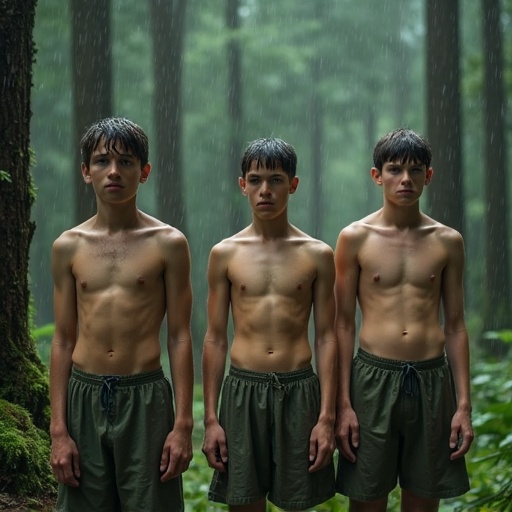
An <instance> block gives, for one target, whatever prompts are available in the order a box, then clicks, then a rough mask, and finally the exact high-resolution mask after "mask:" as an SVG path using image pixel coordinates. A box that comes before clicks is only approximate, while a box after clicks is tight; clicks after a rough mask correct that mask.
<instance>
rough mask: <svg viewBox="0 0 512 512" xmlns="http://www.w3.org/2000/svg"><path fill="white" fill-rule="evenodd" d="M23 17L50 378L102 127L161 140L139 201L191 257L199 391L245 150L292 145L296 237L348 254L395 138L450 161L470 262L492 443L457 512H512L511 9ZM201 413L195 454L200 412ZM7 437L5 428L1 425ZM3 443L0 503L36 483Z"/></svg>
mask: <svg viewBox="0 0 512 512" xmlns="http://www.w3.org/2000/svg"><path fill="white" fill-rule="evenodd" d="M24 1H25V3H27V4H32V5H33V6H35V11H34V14H35V25H34V28H33V34H30V37H32V35H33V39H34V43H35V49H36V54H35V61H34V64H33V68H32V71H33V77H32V83H33V87H32V89H31V111H32V117H31V120H30V148H31V155H32V157H31V169H30V171H31V173H32V177H33V185H34V188H33V193H34V198H35V201H34V202H33V205H32V208H31V218H32V222H34V223H35V226H34V227H35V230H34V233H33V237H32V240H31V243H30V263H29V265H30V266H29V276H30V283H29V289H30V295H31V310H30V319H31V321H30V325H31V329H30V330H31V333H32V336H31V337H32V338H34V339H36V341H37V354H38V355H39V356H40V357H41V359H42V361H43V363H44V364H47V363H48V353H49V345H50V341H51V333H52V322H53V304H52V293H53V287H52V278H51V273H50V251H51V245H52V243H53V240H54V239H55V238H56V237H57V236H58V235H59V234H60V233H61V232H62V231H64V230H66V229H68V228H70V227H72V226H74V225H76V224H77V223H79V222H81V221H83V220H85V218H87V217H88V216H90V215H92V214H93V213H94V196H93V194H92V191H91V190H90V188H89V189H87V188H86V187H85V185H84V184H83V183H82V180H81V176H80V172H79V164H80V160H79V153H78V140H79V137H80V135H81V134H82V133H83V131H84V129H85V127H86V126H88V125H89V124H90V123H92V122H93V121H95V120H96V119H98V118H101V117H106V116H110V115H116V116H124V117H128V118H130V119H132V120H133V121H135V122H137V123H138V124H140V125H141V126H142V127H143V128H144V129H145V130H146V132H147V133H148V134H149V139H150V159H151V161H152V163H153V171H152V174H151V176H150V179H149V181H148V183H146V184H145V185H144V186H143V187H141V188H140V191H139V196H138V201H139V206H140V207H141V208H142V209H143V210H144V211H146V212H147V213H149V214H152V215H155V216H157V217H159V218H161V219H162V220H165V221H167V222H169V223H171V224H173V225H175V226H176V227H178V228H179V229H181V230H182V231H183V232H184V233H185V234H186V236H187V238H188V239H189V243H190V248H191V254H192V263H193V267H192V283H193V289H194V311H193V321H192V329H193V339H194V355H195V361H196V380H197V382H198V383H199V382H200V358H201V346H202V339H203V336H204V332H205V329H206V307H205V306H206V266H207V259H208V254H209V251H210V249H211V247H212V246H213V245H214V244H215V243H217V242H218V241H220V240H221V239H222V238H224V237H226V236H229V235H231V234H232V233H234V232H235V231H237V230H238V229H240V228H242V227H243V226H244V225H246V224H247V223H248V222H249V221H250V217H249V213H250V212H249V208H248V207H247V205H246V204H245V202H244V198H243V197H242V196H241V194H240V192H239V190H238V187H237V177H238V174H239V159H240V154H241V152H242V150H243V148H244V147H245V145H246V144H247V142H248V141H250V140H253V139H255V138H258V137H266V136H276V137H280V138H283V139H284V140H286V141H288V142H290V143H292V144H293V145H294V146H295V148H296V150H297V153H298V156H299V165H298V175H299V177H300V185H299V189H298V192H297V194H295V195H294V196H293V197H292V198H291V203H290V219H291V221H292V222H293V223H294V224H295V225H296V226H298V227H299V228H300V229H302V230H304V231H306V232H308V233H310V234H312V235H313V236H316V237H318V238H321V239H323V240H325V241H326V242H327V243H329V244H330V245H331V246H332V247H334V244H335V242H336V238H337V235H338V233H339V231H340V229H341V228H343V227H344V226H346V225H347V224H349V223H350V222H352V221H353V220H356V219H358V218H360V217H362V216H364V215H366V214H367V213H369V212H370V211H373V210H375V209H377V208H379V207H380V204H381V196H380V189H378V188H377V187H375V185H374V184H373V182H372V181H371V179H370V176H369V169H370V167H371V166H372V158H371V157H372V149H373V146H374V145H375V142H376V141H377V139H378V138H379V137H380V136H381V135H382V134H384V133H386V132H388V131H390V130H392V129H394V128H397V127H400V126H406V127H409V128H412V129H414V130H416V131H419V132H421V133H423V134H425V135H426V136H427V137H428V138H429V139H430V141H431V143H432V146H433V151H434V159H433V167H434V169H435V175H434V180H433V182H432V184H431V185H430V186H429V187H428V188H427V195H426V196H425V197H424V198H423V208H424V209H425V211H426V212H427V213H430V214H432V216H434V217H435V218H436V219H437V220H439V221H441V222H444V223H446V224H448V225H451V226H453V227H455V228H456V229H458V230H459V231H461V233H462V234H463V236H464V239H465V243H466V257H467V265H466V283H465V287H466V320H467V325H468V329H469V333H470V340H471V348H472V376H473V381H472V384H473V394H474V402H475V405H474V408H475V413H474V422H475V428H476V430H477V439H476V441H475V443H474V448H473V449H472V452H471V453H470V457H468V459H469V464H470V470H471V477H472V487H473V489H472V491H471V493H470V494H469V495H468V496H466V497H465V498H463V499H460V500H454V501H452V502H451V503H450V504H449V505H447V507H449V508H447V510H452V509H455V508H457V507H464V506H466V507H467V506H469V505H468V503H471V506H472V507H473V509H474V510H486V509H485V507H487V506H489V507H491V508H489V509H488V510H505V508H499V507H505V506H509V505H510V497H511V495H512V469H511V465H512V464H511V461H512V455H511V449H512V437H511V435H510V434H509V432H510V431H511V429H512V428H511V427H512V406H511V402H512V380H511V378H510V375H511V369H512V364H511V362H510V355H509V345H510V342H511V338H512V335H511V333H512V315H511V301H510V294H511V283H510V267H511V258H510V256H509V255H510V249H511V248H510V240H511V236H510V222H511V220H512V219H511V213H510V209H509V208H508V204H509V197H510V181H509V178H508V176H509V150H508V147H509V144H510V135H511V122H510V121H511V119H510V113H509V111H510V109H509V108H508V106H509V104H510V101H509V98H510V97H511V93H512V74H511V69H512V68H511V60H512V26H511V25H512V0H502V1H501V2H500V1H499V0H481V1H480V2H478V1H476V0H470V1H468V0H461V1H460V2H457V1H456V0H387V1H386V2H371V3H370V2H360V1H356V0H317V1H311V2H301V1H296V0H280V1H278V2H277V1H271V0H209V1H208V2H204V1H201V0H186V1H185V0H174V1H168V2H167V1H164V0H148V1H147V2H144V1H139V0H110V1H105V0H88V1H87V2H84V1H81V0H70V1H69V2H62V1H60V0H40V1H39V2H38V3H37V5H35V2H33V1H32V2H30V1H27V0H24ZM1 4H2V6H1V7H2V8H3V7H4V6H5V5H6V4H9V2H5V1H4V0H2V2H1ZM0 37H2V35H1V34H0ZM0 172H6V171H4V169H1V170H0ZM4 178H5V176H4V175H1V174H0V191H2V193H3V190H4V189H3V188H2V187H5V186H7V184H8V183H9V180H8V179H4ZM2 197H3V196H2ZM2 221H3V222H6V218H5V217H4V218H2ZM0 250H1V249H0ZM5 310H6V311H7V308H5ZM2 314H3V313H2ZM141 321H143V319H141ZM162 339H163V337H162ZM5 353H8V351H7V350H6V351H5ZM163 363H164V365H165V360H163ZM0 364H2V365H5V366H8V365H9V364H10V363H9V357H7V358H2V363H0ZM11 366H12V365H11ZM43 368H44V367H43ZM12 371H15V372H18V371H19V369H17V368H16V366H15V365H14V366H13V367H12ZM6 382H7V378H6ZM1 389H2V382H0V391H1ZM0 396H2V397H5V398H9V396H6V394H5V393H3V392H2V393H1V394H0ZM12 401H13V402H14V403H18V402H16V400H12ZM22 405H25V404H22ZM26 408H27V409H28V410H29V411H30V407H26ZM31 412H32V411H31ZM195 413H196V422H197V426H198V428H197V429H196V445H197V446H196V448H198V447H199V446H200V433H201V419H202V409H201V397H200V395H199V394H198V396H197V401H196V405H195ZM33 415H34V414H33ZM0 421H7V420H2V415H1V413H0ZM36 423H37V422H36ZM44 424H45V423H44V421H42V422H41V424H40V425H39V427H43V428H42V430H43V431H44V430H45V429H44ZM1 435H2V434H1V433H0V461H2V460H3V461H4V462H5V464H7V465H3V466H2V465H1V464H0V483H1V484H2V486H1V487H0V492H2V490H3V489H6V490H8V491H12V492H17V491H16V490H20V489H21V490H23V489H26V487H23V485H21V484H20V483H19V480H18V479H17V478H16V477H15V476H13V475H10V474H8V473H7V470H6V469H4V468H8V464H11V465H12V464H14V463H16V464H17V468H18V469H17V470H16V471H17V472H18V473H19V472H20V470H19V468H20V455H19V453H18V452H19V449H18V452H17V451H16V450H11V452H9V451H8V450H6V453H7V455H6V456H5V458H4V459H2V455H1V454H2V450H3V446H4V445H5V446H8V443H9V442H11V441H12V440H6V439H2V437H1ZM201 457H202V455H201V454H200V453H197V454H196V456H195V458H194V462H193V465H192V468H191V470H190V471H189V473H187V475H191V476H190V478H189V482H190V481H192V480H193V479H194V477H193V476H192V475H195V474H196V473H195V471H197V475H200V476H197V481H194V482H193V483H192V484H190V485H192V487H189V488H188V490H187V489H186V492H188V493H189V494H188V498H189V499H188V502H189V506H192V507H193V508H191V509H190V510H203V509H204V510H207V508H201V507H207V504H206V500H205V499H204V491H205V485H206V482H207V480H208V477H209V476H210V475H209V472H208V469H207V468H206V466H205V465H204V461H202V460H200V458H201ZM13 461H14V462H13ZM12 471H14V469H12ZM43 487H44V485H43ZM34 489H35V488H34ZM34 489H31V490H30V492H29V493H28V494H30V493H32V494H37V492H39V491H40V489H39V488H38V489H36V490H34ZM36 491H37V492H36ZM489 500H494V501H493V502H492V504H491V505H487V504H485V502H486V501H489ZM500 500H501V501H500ZM338 502H340V500H339V499H338ZM340 503H342V504H343V502H340ZM500 503H501V505H500ZM504 504H505V505H504ZM507 504H508V505H507ZM328 506H329V507H330V508H326V509H325V510H338V508H336V507H340V506H342V505H340V504H339V503H338V504H333V503H331V504H329V505H328ZM392 506H394V505H393V504H392ZM340 510H341V508H340Z"/></svg>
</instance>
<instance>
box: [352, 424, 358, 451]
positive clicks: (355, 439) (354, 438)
mask: <svg viewBox="0 0 512 512" xmlns="http://www.w3.org/2000/svg"><path fill="white" fill-rule="evenodd" d="M350 433H351V435H350V440H351V442H352V446H353V447H354V448H357V447H358V446H359V425H358V426H356V427H353V428H352V429H351V431H350ZM351 451H352V450H351Z"/></svg>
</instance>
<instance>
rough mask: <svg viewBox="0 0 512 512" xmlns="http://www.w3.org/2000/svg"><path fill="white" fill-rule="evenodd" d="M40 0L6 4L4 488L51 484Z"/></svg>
mask: <svg viewBox="0 0 512 512" xmlns="http://www.w3.org/2000/svg"><path fill="white" fill-rule="evenodd" d="M35 5H36V0H0V261H1V262H2V264H1V271H0V304H1V306H0V489H2V491H3V492H6V491H7V492H12V493H21V494H30V495H32V496H34V495H36V494H37V493H38V492H39V491H43V490H44V488H45V485H46V484H47V483H48V482H49V467H48V459H47V457H48V447H49V444H48V436H47V435H46V430H47V427H48V412H49V407H48V405H49V400H48V379H47V375H46V370H45V368H44V366H43V364H42V363H41V361H40V359H39V357H38V354H37V351H36V348H35V344H34V341H33V340H32V338H31V335H30V315H29V303H30V294H29V286H28V259H29V246H30V242H31V240H32V235H33V233H34V228H35V226H34V223H33V222H31V221H30V211H31V206H32V203H33V201H34V189H33V185H32V181H31V177H30V161H31V153H30V146H29V140H30V117H31V112H30V92H31V86H32V63H33V60H34V53H35V52H34V45H33V39H32V31H33V27H34V17H35Z"/></svg>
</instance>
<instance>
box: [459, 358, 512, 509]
mask: <svg viewBox="0 0 512 512" xmlns="http://www.w3.org/2000/svg"><path fill="white" fill-rule="evenodd" d="M473 374H474V375H475V377H474V378H473V381H472V394H473V427H474V430H475V440H474V442H473V446H472V448H471V450H470V453H469V456H468V457H467V463H468V471H469V474H470V479H471V490H470V492H469V493H468V494H467V495H466V496H464V497H462V498H461V499H458V500H456V501H454V505H455V506H456V508H455V510H470V511H485V510H489V511H491V510H492V511H493V512H505V511H510V510H512V508H511V503H512V434H511V432H512V377H511V376H512V361H511V360H510V359H506V360H503V361H498V362H496V361H492V362H482V363H477V364H476V365H475V367H474V369H473Z"/></svg>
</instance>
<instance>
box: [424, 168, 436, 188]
mask: <svg viewBox="0 0 512 512" xmlns="http://www.w3.org/2000/svg"><path fill="white" fill-rule="evenodd" d="M432 176H434V169H432V167H429V168H428V169H427V175H426V176H425V185H428V184H429V183H430V182H431V181H432Z"/></svg>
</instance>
